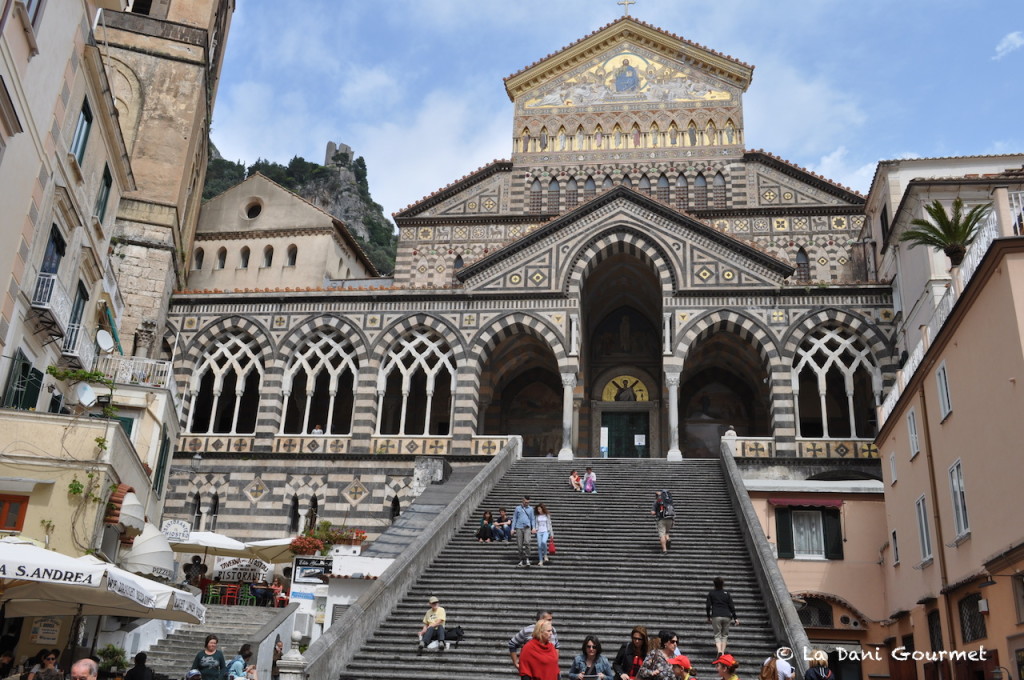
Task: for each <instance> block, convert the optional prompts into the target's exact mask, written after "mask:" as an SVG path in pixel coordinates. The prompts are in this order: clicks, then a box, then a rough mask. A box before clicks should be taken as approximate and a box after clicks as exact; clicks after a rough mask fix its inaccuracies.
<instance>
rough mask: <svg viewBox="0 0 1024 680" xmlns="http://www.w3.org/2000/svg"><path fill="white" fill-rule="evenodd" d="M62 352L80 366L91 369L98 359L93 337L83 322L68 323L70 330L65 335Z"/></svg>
mask: <svg viewBox="0 0 1024 680" xmlns="http://www.w3.org/2000/svg"><path fill="white" fill-rule="evenodd" d="M61 354H63V355H64V357H65V358H67V359H70V360H71V361H73V362H75V363H77V364H78V367H79V368H81V369H84V370H86V371H91V370H92V366H93V363H94V362H95V361H96V347H95V345H94V344H93V341H92V337H91V336H90V335H89V333H88V331H86V330H85V329H84V328H83V327H82V324H80V323H73V324H68V332H67V334H66V335H65V336H64V343H63V345H62V346H61Z"/></svg>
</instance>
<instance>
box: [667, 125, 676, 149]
mask: <svg viewBox="0 0 1024 680" xmlns="http://www.w3.org/2000/svg"><path fill="white" fill-rule="evenodd" d="M668 143H669V144H670V145H671V146H678V145H679V128H678V127H676V122H675V121H672V122H671V123H670V124H669V126H668Z"/></svg>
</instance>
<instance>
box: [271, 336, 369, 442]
mask: <svg viewBox="0 0 1024 680" xmlns="http://www.w3.org/2000/svg"><path fill="white" fill-rule="evenodd" d="M358 373H359V361H358V359H357V357H356V350H355V347H353V346H352V343H351V342H349V341H348V340H347V339H346V338H344V337H343V336H342V335H341V334H340V333H338V332H337V331H334V330H331V329H328V328H321V329H320V330H317V331H315V332H314V333H312V334H311V335H310V336H309V337H308V338H306V339H305V340H304V341H303V342H302V344H300V345H299V346H298V348H297V349H296V350H295V352H294V354H293V355H292V359H291V362H290V363H289V364H288V367H287V368H285V370H284V376H283V378H282V381H281V392H282V393H283V395H284V399H283V404H282V406H283V409H284V411H283V416H282V419H281V433H282V434H309V433H311V432H313V431H314V430H315V429H317V428H319V429H320V430H321V431H322V432H323V433H324V434H349V433H350V432H351V431H352V408H353V405H354V404H355V388H356V376H357V375H358Z"/></svg>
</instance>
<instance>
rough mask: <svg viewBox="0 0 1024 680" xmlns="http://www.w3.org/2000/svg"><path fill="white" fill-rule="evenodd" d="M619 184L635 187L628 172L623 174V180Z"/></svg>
mask: <svg viewBox="0 0 1024 680" xmlns="http://www.w3.org/2000/svg"><path fill="white" fill-rule="evenodd" d="M619 184H621V185H622V186H624V187H629V188H630V189H632V188H633V180H632V179H630V177H629V174H628V173H626V174H623V175H622V180H621V181H620V182H619Z"/></svg>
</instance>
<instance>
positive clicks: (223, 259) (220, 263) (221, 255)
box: [213, 248, 228, 269]
mask: <svg viewBox="0 0 1024 680" xmlns="http://www.w3.org/2000/svg"><path fill="white" fill-rule="evenodd" d="M227 262H228V249H227V248H220V249H218V250H217V262H216V263H215V264H214V265H213V268H214V269H224V265H225V264H227Z"/></svg>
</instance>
